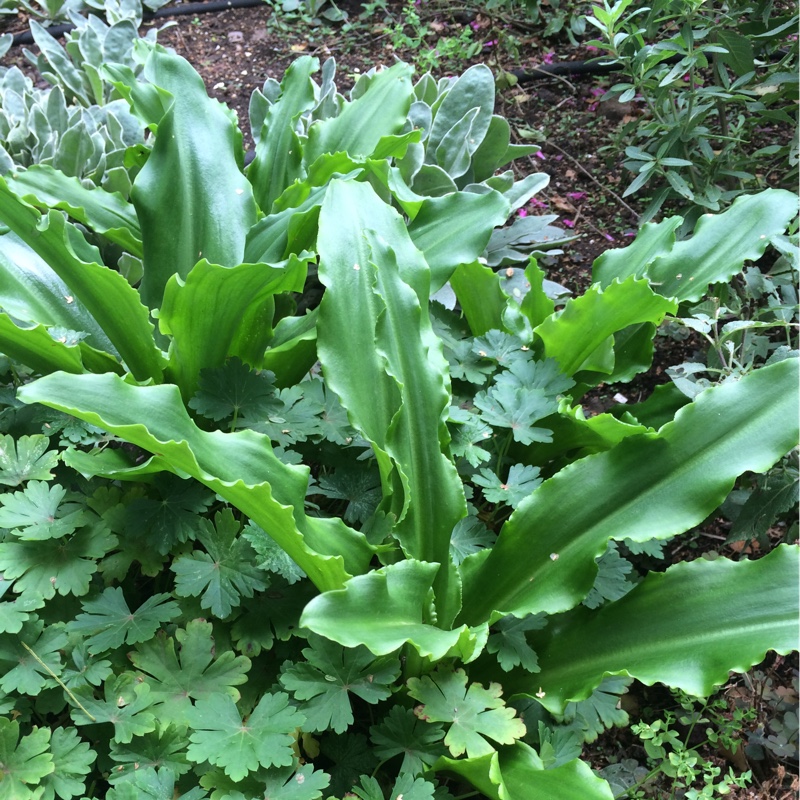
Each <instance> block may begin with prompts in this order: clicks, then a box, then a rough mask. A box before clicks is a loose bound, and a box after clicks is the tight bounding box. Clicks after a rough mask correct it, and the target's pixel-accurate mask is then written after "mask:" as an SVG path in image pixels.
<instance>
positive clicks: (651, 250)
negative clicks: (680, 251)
mask: <svg viewBox="0 0 800 800" xmlns="http://www.w3.org/2000/svg"><path fill="white" fill-rule="evenodd" d="M682 223H683V217H677V216H676V217H667V219H664V220H661V222H657V223H656V222H646V223H645V224H644V225H642V227H641V228H639V232H638V233H637V234H636V238H635V239H634V240H633V241H632V242H631V243H630V244H629V245H628V246H627V247H614V248H611V249H610V250H606V251H605V252H604V253H603V254H602V255H601V256H599V257H598V258H596V259H595V260H594V263H593V264H592V282H593V283H599V284H600V286H601V287H602V288H603V289H605V288H606V287H607V286H609V285H610V284H611V283H612V282H613V281H614V280H615V279H619V280H624V279H625V278H629V277H631V276H634V277H636V278H641V277H643V276H644V273H645V270H646V269H647V265H648V264H650V263H651V262H652V261H653V259H654V258H656V256H660V255H663V254H664V253H667V252H669V250H670V249H671V248H672V246H673V245H674V244H675V230H676V229H677V228H679V227H680V226H681V224H682Z"/></svg>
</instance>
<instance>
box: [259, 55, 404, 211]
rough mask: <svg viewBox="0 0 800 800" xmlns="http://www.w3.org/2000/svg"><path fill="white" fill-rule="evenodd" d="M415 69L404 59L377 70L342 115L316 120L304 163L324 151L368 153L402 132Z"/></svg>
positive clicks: (309, 136) (309, 132) (310, 133)
mask: <svg viewBox="0 0 800 800" xmlns="http://www.w3.org/2000/svg"><path fill="white" fill-rule="evenodd" d="M412 72H413V68H412V67H411V66H409V65H408V64H403V63H402V62H400V63H397V64H395V65H394V66H393V67H390V68H389V69H385V70H383V71H381V72H378V73H377V74H375V75H374V76H372V78H371V79H370V82H369V85H368V87H367V90H366V91H365V92H364V94H362V95H361V97H359V98H358V99H357V100H354V101H353V102H351V103H347V104H346V105H345V107H344V108H343V109H342V111H341V113H340V114H339V116H337V117H331V118H330V119H325V120H321V121H318V122H315V123H314V124H313V125H312V126H311V128H310V129H309V131H308V142H307V143H306V146H305V152H304V153H303V160H304V162H305V163H306V164H312V163H313V162H314V161H315V160H316V159H317V158H318V157H319V156H321V155H322V154H323V153H336V152H339V151H344V152H346V153H349V154H350V155H351V156H369V155H372V153H373V151H374V150H375V148H376V147H377V146H378V144H379V142H380V140H381V138H382V137H384V136H388V135H391V134H397V133H400V131H401V130H402V129H403V125H404V124H405V121H406V114H408V109H409V107H410V106H411V101H412V99H413V91H412V88H411V73H412ZM264 210H265V211H267V210H268V209H264Z"/></svg>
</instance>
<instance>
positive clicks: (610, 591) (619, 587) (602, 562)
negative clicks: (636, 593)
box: [583, 542, 635, 608]
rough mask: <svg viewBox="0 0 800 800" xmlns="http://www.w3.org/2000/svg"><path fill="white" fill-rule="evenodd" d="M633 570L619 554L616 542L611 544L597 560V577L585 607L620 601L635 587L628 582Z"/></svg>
mask: <svg viewBox="0 0 800 800" xmlns="http://www.w3.org/2000/svg"><path fill="white" fill-rule="evenodd" d="M632 570H633V566H632V565H631V562H630V561H627V560H626V559H624V558H623V557H622V556H621V555H620V554H619V550H618V549H617V545H616V542H609V543H608V550H606V552H605V553H603V555H602V556H600V558H598V559H597V577H596V578H595V579H594V586H592V590H591V591H590V592H589V594H587V595H586V599H585V600H584V601H583V605H585V606H586V607H587V608H598V607H599V606H601V605H603V603H604V602H605V601H606V600H619V599H620V597H623V596H624V595H626V594H627V593H628V592H629V591H630V590H631V589H633V587H634V585H635V584H633V583H632V582H631V581H629V580H628V575H630V573H631V572H632Z"/></svg>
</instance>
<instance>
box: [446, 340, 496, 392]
mask: <svg viewBox="0 0 800 800" xmlns="http://www.w3.org/2000/svg"><path fill="white" fill-rule="evenodd" d="M444 354H445V357H446V358H447V363H448V364H449V365H450V377H452V378H455V379H456V380H464V381H469V382H470V383H475V384H477V385H478V386H483V384H484V383H486V381H487V380H489V375H490V374H491V373H492V372H494V369H495V367H494V365H493V364H490V363H488V362H487V360H486V359H485V358H484V357H483V356H480V355H478V353H477V352H476V351H475V348H474V347H473V342H472V341H470V340H469V339H457V340H453V341H452V342H451V343H450V344H449V345H448V344H447V343H444Z"/></svg>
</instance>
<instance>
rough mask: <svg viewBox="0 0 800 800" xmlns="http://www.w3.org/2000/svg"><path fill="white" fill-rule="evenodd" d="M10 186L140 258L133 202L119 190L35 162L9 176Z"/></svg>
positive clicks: (42, 206)
mask: <svg viewBox="0 0 800 800" xmlns="http://www.w3.org/2000/svg"><path fill="white" fill-rule="evenodd" d="M6 182H7V183H8V185H9V188H10V189H11V190H12V191H13V192H15V193H16V194H17V195H19V196H20V197H21V198H22V199H23V200H25V201H27V202H28V203H30V204H31V205H33V206H37V207H38V208H58V209H60V210H61V211H65V212H66V213H67V214H69V216H70V217H72V219H74V220H77V221H78V222H81V223H83V224H84V225H86V226H88V227H89V228H91V229H92V230H93V231H95V232H96V233H100V234H102V235H103V236H105V237H106V238H107V239H108V240H109V241H111V242H114V243H115V244H118V245H119V246H120V247H122V248H124V249H125V250H127V251H128V252H129V253H131V254H133V255H134V256H136V257H137V258H141V256H142V241H141V231H140V230H139V220H138V218H137V216H136V211H135V210H134V208H133V206H132V205H131V204H130V203H128V202H127V201H126V200H125V198H124V197H123V196H122V195H121V194H119V193H117V192H107V191H106V190H105V189H101V188H100V187H97V186H95V187H92V188H87V187H86V186H84V185H83V184H82V183H81V182H80V181H79V180H78V178H73V177H69V176H68V175H65V174H64V173H63V172H60V171H59V170H57V169H53V168H52V167H51V166H48V165H46V164H33V165H31V166H30V167H28V169H26V170H25V171H21V172H17V173H16V174H15V175H13V176H12V177H8V178H6Z"/></svg>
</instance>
